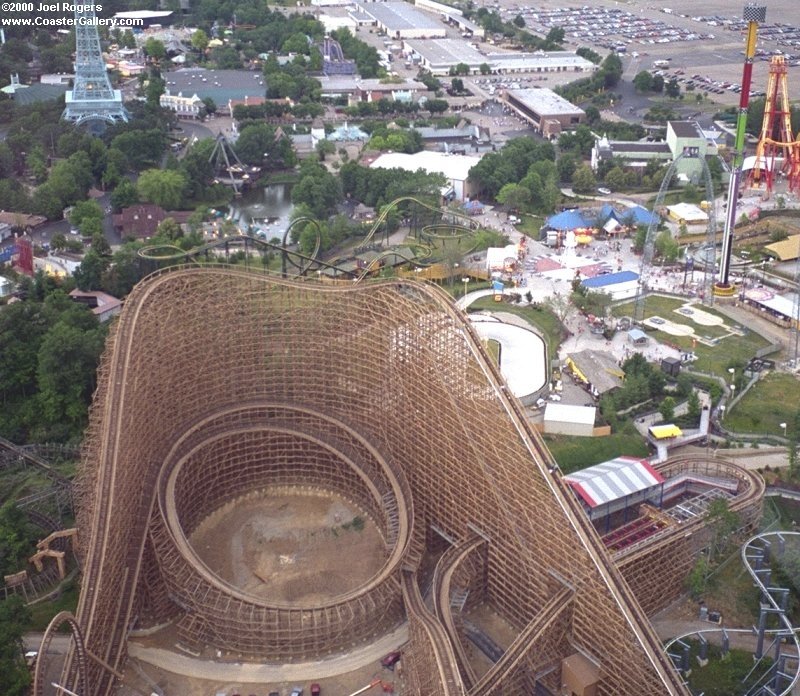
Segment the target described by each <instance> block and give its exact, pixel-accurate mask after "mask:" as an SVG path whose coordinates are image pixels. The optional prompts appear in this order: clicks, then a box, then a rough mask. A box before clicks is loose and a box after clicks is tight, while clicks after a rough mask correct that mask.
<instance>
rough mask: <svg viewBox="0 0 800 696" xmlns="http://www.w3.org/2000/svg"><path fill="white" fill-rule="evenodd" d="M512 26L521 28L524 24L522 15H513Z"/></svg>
mask: <svg viewBox="0 0 800 696" xmlns="http://www.w3.org/2000/svg"><path fill="white" fill-rule="evenodd" d="M514 26H517V27H519V28H520V29H522V28H523V27H524V26H525V18H524V17H523V16H522V15H517V16H516V17H514Z"/></svg>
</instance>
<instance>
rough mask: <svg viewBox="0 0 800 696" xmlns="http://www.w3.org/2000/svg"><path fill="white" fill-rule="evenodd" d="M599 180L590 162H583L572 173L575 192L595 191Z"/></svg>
mask: <svg viewBox="0 0 800 696" xmlns="http://www.w3.org/2000/svg"><path fill="white" fill-rule="evenodd" d="M596 186H597V181H596V180H595V178H594V172H593V171H592V168H591V167H590V166H589V165H588V164H582V165H581V166H580V167H578V168H577V169H576V170H575V172H574V173H573V175H572V189H573V190H574V191H575V193H593V192H594V190H595V187H596Z"/></svg>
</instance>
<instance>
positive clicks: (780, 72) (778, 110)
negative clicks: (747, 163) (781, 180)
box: [748, 56, 800, 197]
mask: <svg viewBox="0 0 800 696" xmlns="http://www.w3.org/2000/svg"><path fill="white" fill-rule="evenodd" d="M776 172H783V173H784V174H785V175H786V177H787V181H788V184H789V190H790V191H800V139H799V140H795V139H794V136H793V135H792V124H791V111H790V105H789V88H788V85H787V80H786V60H785V59H784V57H783V56H773V57H772V59H771V60H770V63H769V82H768V83H767V97H766V102H765V104H764V118H763V120H762V122H761V132H760V133H759V137H758V145H756V157H755V163H754V165H753V168H752V169H751V170H750V176H749V181H748V183H749V184H750V186H751V187H753V188H764V189H766V195H767V197H769V195H770V194H771V193H772V188H773V185H774V181H775V174H776Z"/></svg>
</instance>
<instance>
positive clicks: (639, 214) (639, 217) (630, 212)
mask: <svg viewBox="0 0 800 696" xmlns="http://www.w3.org/2000/svg"><path fill="white" fill-rule="evenodd" d="M617 219H618V220H619V221H620V222H622V223H628V221H632V222H633V224H634V225H649V224H651V223H657V222H658V221H659V220H660V218H659V217H658V215H656V214H655V213H651V212H650V211H649V210H648V209H647V208H643V207H642V206H640V205H637V206H634V207H633V208H627V209H625V210H623V211H622V213H620V214H619V215H618V217H617Z"/></svg>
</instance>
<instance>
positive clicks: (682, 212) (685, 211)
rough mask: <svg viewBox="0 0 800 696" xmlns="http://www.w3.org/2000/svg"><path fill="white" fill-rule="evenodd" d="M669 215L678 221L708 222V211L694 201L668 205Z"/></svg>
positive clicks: (693, 223) (690, 222)
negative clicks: (693, 202)
mask: <svg viewBox="0 0 800 696" xmlns="http://www.w3.org/2000/svg"><path fill="white" fill-rule="evenodd" d="M667 210H668V211H669V216H670V217H671V218H672V219H673V220H675V222H678V223H684V224H687V225H702V224H703V223H705V222H708V213H706V212H705V211H704V210H701V209H700V208H699V207H697V206H696V205H694V204H692V203H676V204H675V205H668V206H667Z"/></svg>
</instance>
